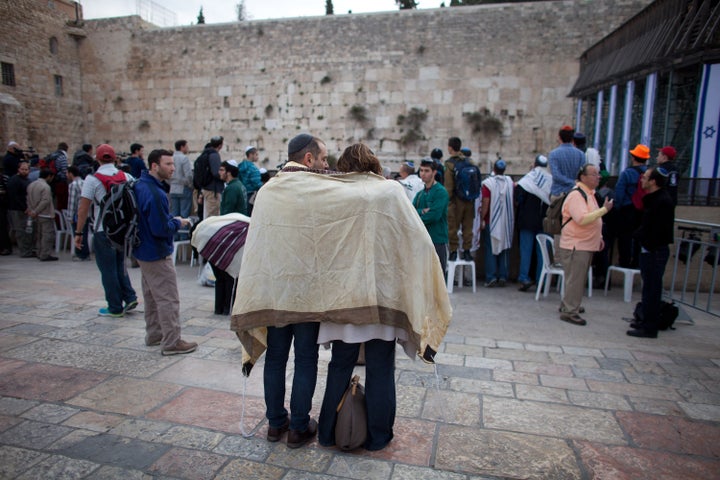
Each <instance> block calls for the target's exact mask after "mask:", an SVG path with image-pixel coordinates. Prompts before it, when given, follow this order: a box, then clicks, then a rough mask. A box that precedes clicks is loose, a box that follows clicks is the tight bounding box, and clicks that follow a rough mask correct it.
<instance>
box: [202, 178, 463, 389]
mask: <svg viewBox="0 0 720 480" xmlns="http://www.w3.org/2000/svg"><path fill="white" fill-rule="evenodd" d="M215 224H216V225H225V224H226V222H223V221H222V220H215ZM199 230H200V229H199ZM201 231H202V230H201ZM195 235H196V236H198V235H200V236H199V237H198V239H199V238H200V237H203V239H204V242H207V240H208V239H209V238H211V237H212V234H208V233H207V232H205V233H203V234H199V233H197V232H196V234H195ZM194 244H196V239H194ZM241 253H242V267H241V268H240V273H239V277H238V282H237V294H236V300H235V304H234V307H233V310H232V319H231V329H232V330H233V331H235V332H236V334H237V336H238V338H239V339H240V341H241V343H242V346H243V373H245V374H246V375H248V374H249V372H250V369H251V368H252V366H253V365H254V364H255V362H256V361H257V360H258V358H259V357H260V356H261V355H262V353H263V352H264V351H265V349H266V346H267V329H266V327H267V326H275V327H282V326H285V325H288V324H292V323H300V322H315V321H316V322H326V321H327V322H333V323H340V324H353V325H371V324H375V325H384V326H391V327H394V328H396V329H401V330H403V331H404V332H405V333H406V335H402V337H405V338H404V339H402V340H400V339H399V340H398V341H399V342H400V343H401V344H403V347H404V349H405V351H406V352H410V353H412V356H413V357H414V356H415V354H417V355H419V356H420V357H421V358H422V359H423V360H425V361H427V362H433V360H434V355H435V353H436V352H437V350H438V348H439V346H440V343H441V342H442V339H443V337H444V336H445V333H446V331H447V328H448V325H449V322H450V317H451V313H452V312H451V308H450V301H449V298H448V294H447V291H446V287H445V281H444V278H443V272H442V269H441V267H440V262H439V260H438V258H437V254H436V253H435V249H434V247H433V244H432V242H431V240H430V236H429V235H428V233H427V230H426V229H425V226H424V225H423V223H422V221H421V220H420V218H419V216H418V214H417V212H416V211H415V210H414V208H413V207H412V205H411V203H410V202H409V201H408V199H407V196H406V195H405V192H404V191H403V188H402V186H401V185H400V184H399V183H397V182H395V181H391V180H386V179H384V178H382V177H381V176H379V175H375V174H373V173H347V174H340V173H337V174H334V173H333V174H326V173H314V172H312V171H289V172H283V171H280V172H279V173H278V174H277V175H276V176H275V177H274V178H273V179H271V180H270V181H269V182H268V183H267V184H266V185H265V186H263V187H262V188H261V189H260V190H259V192H258V195H257V198H256V203H255V208H254V210H253V215H252V219H251V220H250V227H249V230H248V232H247V240H246V243H245V245H244V251H243V252H241ZM408 260H409V261H408ZM233 264H236V262H233Z"/></svg>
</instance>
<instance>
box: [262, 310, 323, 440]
mask: <svg viewBox="0 0 720 480" xmlns="http://www.w3.org/2000/svg"><path fill="white" fill-rule="evenodd" d="M319 329H320V324H319V323H317V322H307V323H295V324H292V325H288V326H286V327H280V328H278V327H268V329H267V352H266V353H265V370H264V371H263V381H264V384H265V407H266V412H265V416H266V417H267V419H268V423H270V426H271V427H273V428H280V427H282V426H283V424H284V423H285V419H286V418H287V416H288V411H287V409H286V408H285V369H286V366H287V361H288V357H289V355H290V344H291V343H293V346H294V350H295V374H294V375H293V382H292V392H291V394H290V429H292V430H298V431H301V432H304V431H305V430H307V428H308V422H309V421H310V409H311V408H312V397H313V394H314V393H315V383H316V382H317V370H318V367H317V364H318V344H317V338H318V330H319ZM293 338H294V342H293Z"/></svg>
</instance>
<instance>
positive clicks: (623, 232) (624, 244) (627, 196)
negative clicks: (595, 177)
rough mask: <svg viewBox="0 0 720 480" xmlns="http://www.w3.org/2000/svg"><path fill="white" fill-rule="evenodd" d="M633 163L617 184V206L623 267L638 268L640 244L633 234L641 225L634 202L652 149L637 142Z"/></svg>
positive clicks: (620, 257)
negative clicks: (634, 195)
mask: <svg viewBox="0 0 720 480" xmlns="http://www.w3.org/2000/svg"><path fill="white" fill-rule="evenodd" d="M630 155H631V157H632V165H631V166H629V167H628V168H626V169H625V170H623V172H622V173H621V174H620V176H619V177H618V181H617V184H616V185H615V206H616V207H617V209H618V214H617V215H618V216H617V225H618V235H617V239H618V257H619V263H620V266H621V267H623V268H638V265H639V263H638V262H639V260H640V245H639V244H637V243H636V242H633V238H632V234H633V232H634V231H635V230H636V229H637V228H638V227H639V226H640V211H639V210H638V209H637V208H636V207H635V205H634V204H633V194H635V191H636V190H637V189H638V183H639V181H640V177H641V176H642V174H643V173H645V170H647V165H646V163H647V161H648V159H649V158H650V149H649V148H648V147H647V145H643V144H637V145H636V146H635V148H633V149H632V150H630Z"/></svg>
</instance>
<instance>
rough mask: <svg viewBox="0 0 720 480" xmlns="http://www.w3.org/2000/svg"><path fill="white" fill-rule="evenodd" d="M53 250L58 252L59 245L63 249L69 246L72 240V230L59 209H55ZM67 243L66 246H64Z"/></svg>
mask: <svg viewBox="0 0 720 480" xmlns="http://www.w3.org/2000/svg"><path fill="white" fill-rule="evenodd" d="M55 220H56V229H55V252H60V247H61V246H62V248H63V250H65V249H66V248H70V245H72V240H73V232H72V230H71V228H72V227H71V226H68V222H67V221H66V220H65V214H64V213H63V212H61V211H59V210H55ZM66 245H67V246H66Z"/></svg>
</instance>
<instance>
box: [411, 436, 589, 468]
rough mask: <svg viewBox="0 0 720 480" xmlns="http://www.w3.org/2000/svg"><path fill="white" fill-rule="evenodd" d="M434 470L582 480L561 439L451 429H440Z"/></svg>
mask: <svg viewBox="0 0 720 480" xmlns="http://www.w3.org/2000/svg"><path fill="white" fill-rule="evenodd" d="M435 467H436V468H438V469H441V470H450V471H454V472H465V473H469V474H475V475H492V476H493V478H495V477H499V478H524V479H537V480H541V479H542V480H546V479H550V478H552V479H557V480H566V479H567V480H570V479H573V480H574V479H580V478H582V473H581V471H580V469H579V467H578V465H577V462H576V461H575V454H574V452H573V451H572V449H570V448H569V447H568V445H567V443H566V442H565V441H564V440H562V439H556V438H548V437H542V436H535V435H526V434H522V433H509V432H496V431H490V430H485V429H477V428H467V427H457V426H451V425H446V426H441V427H440V432H439V435H438V449H437V456H436V460H435ZM418 478H424V477H418ZM430 478H434V477H430ZM440 478H447V477H440ZM450 478H454V477H450Z"/></svg>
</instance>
